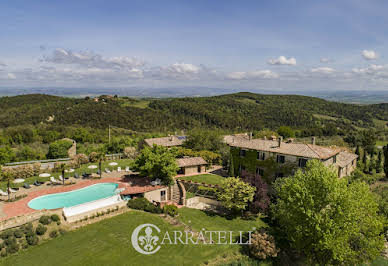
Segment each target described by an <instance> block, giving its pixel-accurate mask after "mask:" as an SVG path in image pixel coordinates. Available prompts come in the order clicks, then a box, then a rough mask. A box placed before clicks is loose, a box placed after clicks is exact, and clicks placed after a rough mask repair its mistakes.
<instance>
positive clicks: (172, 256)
mask: <svg viewBox="0 0 388 266" xmlns="http://www.w3.org/2000/svg"><path fill="white" fill-rule="evenodd" d="M209 218H210V219H209ZM179 219H182V220H184V221H188V220H191V226H192V228H194V229H197V228H199V229H201V228H203V227H206V229H218V230H244V231H246V230H250V229H251V227H252V226H253V225H256V224H257V225H256V227H260V226H263V225H264V223H263V222H261V221H257V222H254V221H244V220H231V221H229V220H226V219H225V218H222V217H218V216H217V217H209V216H207V215H206V214H204V213H203V212H202V211H200V210H189V209H185V208H184V209H182V210H181V214H180V218H179ZM205 220H206V221H208V222H207V223H206V224H204V222H205ZM209 221H211V222H210V223H209ZM144 223H151V224H154V225H156V226H158V227H159V228H160V229H161V230H162V232H165V231H166V230H169V231H173V230H182V229H183V227H182V226H173V225H170V224H168V223H167V222H166V220H164V219H163V218H161V217H159V216H157V215H155V214H149V213H145V212H140V211H130V212H127V213H124V214H122V215H119V216H116V217H113V218H110V219H106V220H103V221H101V222H98V223H95V224H92V225H88V226H86V227H83V228H81V229H78V230H76V231H73V232H68V233H67V234H65V235H64V236H61V237H58V238H57V239H54V240H50V241H47V242H45V243H43V244H41V245H38V246H34V247H30V248H29V249H27V250H23V251H21V252H19V253H18V254H15V255H12V256H9V257H6V258H4V259H0V265H14V266H16V265H40V266H44V265H56V266H59V265H155V263H157V264H158V265H200V264H202V263H205V262H210V261H212V260H215V259H220V260H221V259H222V260H225V258H226V257H230V256H234V257H241V254H240V252H239V246H237V245H212V246H209V245H206V246H204V245H197V246H195V245H164V246H162V248H161V249H160V250H159V251H158V253H156V254H154V255H142V254H140V253H138V252H136V251H135V250H134V249H133V247H132V245H131V241H130V239H131V234H132V231H133V230H134V229H135V228H136V227H137V226H138V225H140V224H144ZM210 224H211V226H210Z"/></svg>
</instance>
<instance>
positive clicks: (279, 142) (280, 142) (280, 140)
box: [278, 137, 283, 148]
mask: <svg viewBox="0 0 388 266" xmlns="http://www.w3.org/2000/svg"><path fill="white" fill-rule="evenodd" d="M282 141H283V137H279V138H278V147H279V148H280V146H281V145H282Z"/></svg>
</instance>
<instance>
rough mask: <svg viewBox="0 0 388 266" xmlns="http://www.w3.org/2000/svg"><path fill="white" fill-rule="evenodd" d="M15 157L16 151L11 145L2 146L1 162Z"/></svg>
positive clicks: (7, 161) (0, 149) (9, 160)
mask: <svg viewBox="0 0 388 266" xmlns="http://www.w3.org/2000/svg"><path fill="white" fill-rule="evenodd" d="M14 159H15V153H14V152H13V150H12V149H11V148H10V147H9V146H6V147H1V148H0V164H5V163H9V162H11V161H13V160H14Z"/></svg>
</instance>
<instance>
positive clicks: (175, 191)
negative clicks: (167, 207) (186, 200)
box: [171, 181, 181, 204]
mask: <svg viewBox="0 0 388 266" xmlns="http://www.w3.org/2000/svg"><path fill="white" fill-rule="evenodd" d="M171 200H172V201H173V202H175V203H176V204H181V191H180V188H179V186H178V183H177V181H175V182H174V185H173V186H172V196H171Z"/></svg>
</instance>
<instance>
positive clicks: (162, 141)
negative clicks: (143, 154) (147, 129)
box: [144, 135, 186, 147]
mask: <svg viewBox="0 0 388 266" xmlns="http://www.w3.org/2000/svg"><path fill="white" fill-rule="evenodd" d="M185 140H186V136H176V135H171V136H168V137H162V138H151V139H145V140H144V142H145V144H146V145H148V146H150V147H152V146H153V145H154V144H155V145H159V146H164V147H175V146H182V144H183V142H184V141H185Z"/></svg>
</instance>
